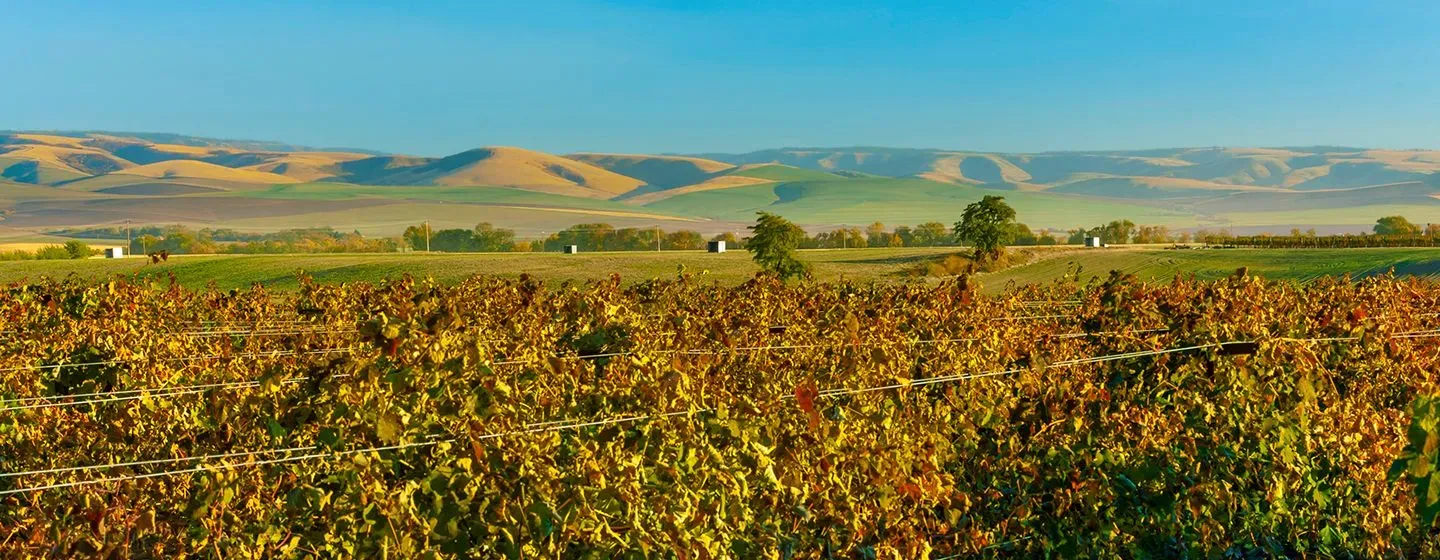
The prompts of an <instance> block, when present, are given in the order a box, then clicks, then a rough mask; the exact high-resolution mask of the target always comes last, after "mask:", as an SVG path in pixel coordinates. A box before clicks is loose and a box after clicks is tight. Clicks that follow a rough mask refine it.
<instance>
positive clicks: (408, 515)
mask: <svg viewBox="0 0 1440 560" xmlns="http://www.w3.org/2000/svg"><path fill="white" fill-rule="evenodd" d="M977 288H978V286H976V285H975V282H974V280H965V279H962V280H957V281H952V282H948V283H944V284H939V285H924V284H897V285H856V284H849V283H808V282H807V283H799V284H785V283H781V282H778V281H776V280H774V279H771V278H768V277H764V276H759V277H756V278H755V279H753V280H750V281H748V282H745V283H743V284H741V285H738V286H723V285H719V284H714V283H705V282H701V281H699V280H698V279H697V278H694V277H690V276H687V275H684V274H682V275H680V276H679V277H678V278H675V279H672V280H651V281H647V282H641V283H638V284H633V285H626V284H624V283H622V282H621V280H620V279H619V278H610V279H606V280H600V281H593V282H589V283H586V284H565V285H560V286H551V285H546V284H543V283H541V282H539V281H538V280H536V279H533V278H528V277H522V278H521V279H519V280H500V279H493V278H484V277H477V278H474V279H471V280H468V281H465V282H462V283H459V284H456V285H441V284H437V283H434V282H431V281H428V280H417V279H412V278H408V277H407V278H401V279H396V280H390V281H385V282H380V283H375V284H345V285H337V284H323V283H317V282H313V281H310V280H308V279H303V278H302V282H301V285H300V288H299V290H298V291H297V292H295V293H276V292H270V291H267V290H265V289H262V288H259V287H257V288H253V289H251V290H232V291H219V290H214V289H211V290H198V291H194V290H187V289H184V288H180V287H178V286H177V285H175V284H174V283H173V282H171V283H163V282H162V283H146V282H140V281H131V280H123V279H117V280H115V281H113V282H105V283H98V284H97V283H85V282H79V281H45V282H42V283H37V284H26V285H12V286H8V287H5V288H4V289H3V292H0V379H3V384H0V553H3V554H4V555H6V556H77V555H79V556H117V557H150V556H185V555H196V556H239V557H249V558H261V557H266V558H268V557H277V556H279V557H290V556H325V557H331V556H366V557H378V556H387V555H388V556H398V557H407V558H408V557H442V558H443V557H459V558H470V557H479V558H492V557H494V558H617V557H619V558H652V557H653V558H676V559H687V560H688V559H709V558H826V557H832V556H843V557H862V558H930V559H937V558H953V557H995V556H1000V557H1036V556H1044V555H1050V556H1058V557H1077V556H1079V557H1113V556H1122V557H1171V556H1174V557H1181V556H1186V555H1192V556H1201V555H1204V556H1216V555H1227V554H1228V555H1231V556H1237V557H1249V556H1299V555H1306V556H1318V555H1330V556H1345V555H1352V556H1360V557H1401V556H1405V557H1410V556H1435V555H1437V554H1440V539H1437V538H1436V534H1437V533H1436V532H1435V530H1434V529H1433V528H1432V527H1431V526H1430V525H1429V523H1428V522H1429V521H1430V520H1431V519H1432V518H1433V515H1431V516H1429V517H1425V518H1424V520H1425V521H1426V522H1427V523H1425V524H1422V521H1421V520H1422V517H1420V516H1417V515H1416V511H1417V508H1416V506H1417V500H1423V499H1424V496H1417V493H1416V492H1415V490H1414V485H1413V483H1412V482H1409V481H1404V480H1400V481H1397V480H1395V479H1394V478H1393V477H1391V476H1387V472H1388V471H1390V469H1391V467H1392V464H1395V463H1396V460H1397V458H1400V457H1402V456H1405V457H1409V456H1412V455H1414V454H1413V453H1412V454H1411V455H1406V453H1407V451H1406V450H1407V445H1410V444H1411V443H1412V441H1411V440H1412V439H1413V438H1410V437H1408V436H1407V430H1408V429H1409V428H1410V426H1411V420H1412V414H1411V412H1412V402H1413V401H1414V400H1415V397H1416V396H1417V395H1429V394H1435V393H1437V387H1436V385H1437V375H1440V374H1437V372H1440V363H1437V358H1440V352H1437V351H1440V325H1437V323H1436V321H1435V318H1436V313H1440V287H1437V286H1436V285H1435V284H1433V283H1431V282H1427V281H1422V280H1415V279H1397V278H1394V277H1390V276H1383V277H1376V278H1369V279H1365V280H1363V281H1359V282H1350V281H1346V280H1341V279H1322V280H1319V281H1315V282H1312V283H1309V284H1307V285H1303V286H1300V285H1295V284H1290V283H1278V282H1267V281H1264V280H1263V279H1260V278H1256V277H1252V276H1247V275H1244V274H1237V275H1236V276H1234V277H1232V278H1227V279H1222V280H1216V281H1195V280H1189V279H1184V278H1177V279H1176V280H1174V281H1172V282H1169V283H1164V284H1152V283H1144V282H1140V281H1138V280H1136V279H1135V278H1133V277H1129V276H1126V275H1123V274H1119V273H1116V274H1113V275H1111V277H1110V278H1108V279H1105V280H1097V281H1093V282H1091V283H1088V284H1077V283H1075V282H1074V281H1073V280H1070V281H1064V282H1057V283H1054V284H1048V285H1037V286H1024V287H1014V288H1012V289H1010V290H1008V291H1007V293H1006V294H1005V295H1002V296H997V297H989V296H983V295H980V294H979V293H978V291H977ZM1427 425H1428V424H1427ZM1422 439H1423V438H1422ZM1422 443H1423V441H1422ZM1432 455H1433V454H1432ZM1405 464H1407V465H1408V464H1410V463H1405ZM1415 464H1419V462H1416V463H1415ZM1417 468H1418V467H1417Z"/></svg>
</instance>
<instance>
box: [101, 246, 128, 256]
mask: <svg viewBox="0 0 1440 560" xmlns="http://www.w3.org/2000/svg"><path fill="white" fill-rule="evenodd" d="M105 258H107V259H123V258H125V248H124V247H106V248H105Z"/></svg>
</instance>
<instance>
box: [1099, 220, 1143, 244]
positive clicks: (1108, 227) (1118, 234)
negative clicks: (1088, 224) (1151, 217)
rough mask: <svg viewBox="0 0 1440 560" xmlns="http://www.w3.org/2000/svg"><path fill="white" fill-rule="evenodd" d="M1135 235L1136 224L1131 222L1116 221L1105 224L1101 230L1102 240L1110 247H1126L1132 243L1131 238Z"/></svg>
mask: <svg viewBox="0 0 1440 560" xmlns="http://www.w3.org/2000/svg"><path fill="white" fill-rule="evenodd" d="M1133 235H1135V222H1132V221H1130V220H1115V221H1113V222H1110V223H1108V224H1105V226H1104V227H1103V228H1101V232H1100V237H1101V239H1102V240H1103V241H1104V242H1105V243H1108V244H1110V245H1124V244H1126V243H1129V242H1130V237H1131V236H1133Z"/></svg>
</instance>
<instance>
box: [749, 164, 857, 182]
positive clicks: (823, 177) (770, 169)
mask: <svg viewBox="0 0 1440 560" xmlns="http://www.w3.org/2000/svg"><path fill="white" fill-rule="evenodd" d="M731 175H738V176H741V177H754V178H756V179H769V180H771V181H833V180H835V179H839V178H840V176H839V175H835V174H833V173H826V172H824V171H817V170H814V169H801V168H799V167H790V166H786V165H762V166H759V167H752V168H750V169H743V170H740V171H736V172H734V173H731Z"/></svg>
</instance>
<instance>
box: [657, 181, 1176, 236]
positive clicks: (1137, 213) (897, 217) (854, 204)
mask: <svg viewBox="0 0 1440 560" xmlns="http://www.w3.org/2000/svg"><path fill="white" fill-rule="evenodd" d="M987 194H995V195H1000V196H1004V197H1005V201H1006V202H1008V203H1010V205H1011V206H1013V207H1014V208H1015V211H1016V212H1017V213H1018V214H1019V219H1020V221H1021V222H1025V223H1028V224H1031V225H1033V226H1037V227H1057V228H1058V227H1078V226H1086V227H1089V226H1092V225H1095V224H1103V223H1106V222H1108V221H1110V220H1113V219H1115V218H1116V217H1121V216H1123V217H1125V218H1128V219H1130V220H1131V221H1133V222H1135V223H1140V224H1164V225H1169V226H1175V227H1183V226H1193V225H1195V224H1196V219H1195V217H1194V216H1193V215H1189V214H1183V213H1180V212H1175V211H1171V210H1165V209H1161V208H1156V207H1151V206H1142V205H1138V204H1131V203H1126V202H1120V201H1111V200H1101V199H1089V198H1079V197H1072V196H1065V195H1058V194H1049V193H1030V192H1017V191H996V190H990V189H981V188H976V187H971V186H965V185H952V184H949V183H938V182H935V181H927V180H924V179H891V178H878V179H872V178H860V179H834V180H827V181H800V182H787V183H780V184H774V185H755V186H747V187H736V188H731V189H724V190H716V191H703V192H696V193H689V194H682V195H678V196H674V197H671V198H667V199H664V200H659V201H656V202H653V203H651V204H648V205H646V206H645V207H646V208H648V209H651V210H656V211H659V212H665V213H669V214H678V215H705V216H709V217H712V218H715V219H720V220H730V221H751V220H754V216H755V211H756V210H764V211H767V212H771V213H776V214H780V215H782V216H785V217H786V218H788V219H790V220H792V221H795V222H798V223H802V224H867V223H870V222H874V221H875V220H876V219H877V218H882V219H883V220H884V221H885V222H886V223H887V224H892V225H896V224H918V223H922V222H928V221H932V220H938V221H941V222H946V223H949V222H950V221H954V219H955V218H956V217H957V216H960V215H961V214H963V213H964V211H965V206H966V205H968V204H970V203H972V202H975V201H976V200H979V199H980V198H981V197H983V196H985V195H987Z"/></svg>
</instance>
